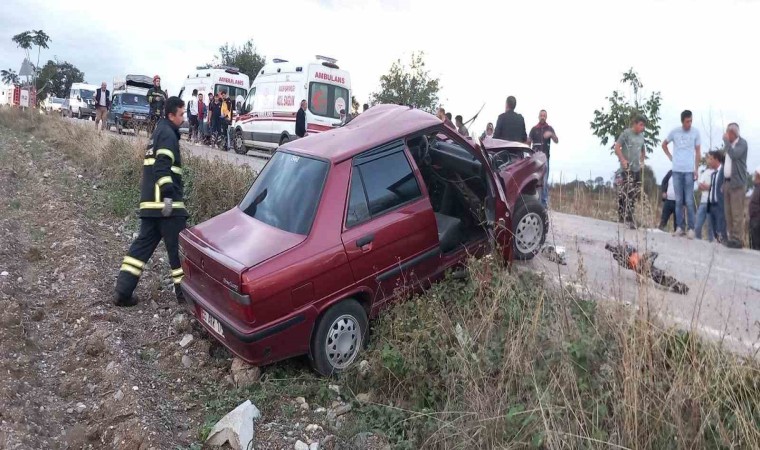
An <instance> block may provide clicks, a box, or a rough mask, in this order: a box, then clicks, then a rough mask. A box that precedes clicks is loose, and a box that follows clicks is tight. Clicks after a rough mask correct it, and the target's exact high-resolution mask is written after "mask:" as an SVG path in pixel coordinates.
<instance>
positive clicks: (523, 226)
mask: <svg viewBox="0 0 760 450" xmlns="http://www.w3.org/2000/svg"><path fill="white" fill-rule="evenodd" d="M548 219H549V218H548V216H547V214H546V208H544V207H543V206H542V205H541V202H539V201H538V199H537V198H536V197H535V196H532V195H531V196H529V195H521V196H520V198H519V199H518V200H517V204H516V205H515V215H514V221H513V229H512V248H513V249H514V256H515V259H519V260H523V261H526V260H530V259H533V257H534V256H536V254H538V252H539V251H541V247H542V246H543V245H544V242H545V241H546V234H547V233H548V231H549V220H548Z"/></svg>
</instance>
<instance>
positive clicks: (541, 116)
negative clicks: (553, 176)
mask: <svg viewBox="0 0 760 450" xmlns="http://www.w3.org/2000/svg"><path fill="white" fill-rule="evenodd" d="M547 116H548V114H547V113H546V110H545V109H542V110H541V111H540V112H539V113H538V124H537V125H536V126H534V127H533V128H531V129H530V134H529V135H528V145H530V146H531V147H532V148H533V151H534V152H537V151H541V152H543V153H544V155H546V170H545V171H544V185H543V187H542V188H541V204H542V205H544V208H547V207H548V206H549V151H550V146H551V145H552V141H554V143H555V144H559V138H558V137H557V134H556V133H555V132H554V128H553V127H552V126H551V125H549V124H548V123H546V118H547Z"/></svg>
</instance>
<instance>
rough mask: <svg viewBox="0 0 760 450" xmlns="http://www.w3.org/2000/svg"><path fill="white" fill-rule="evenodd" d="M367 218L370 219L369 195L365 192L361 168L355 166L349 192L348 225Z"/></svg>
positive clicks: (350, 225)
mask: <svg viewBox="0 0 760 450" xmlns="http://www.w3.org/2000/svg"><path fill="white" fill-rule="evenodd" d="M367 219H369V208H368V207H367V195H366V194H365V193H364V183H363V182H362V177H361V174H360V173H359V169H358V168H357V167H356V166H354V169H353V170H352V171H351V190H350V191H349V193H348V213H347V214H346V227H352V226H354V225H356V224H359V223H361V222H364V221H365V220H367Z"/></svg>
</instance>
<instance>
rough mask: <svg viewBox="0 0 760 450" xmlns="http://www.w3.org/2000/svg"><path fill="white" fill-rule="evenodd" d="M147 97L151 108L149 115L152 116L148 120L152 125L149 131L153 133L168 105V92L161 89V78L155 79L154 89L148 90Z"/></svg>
mask: <svg viewBox="0 0 760 450" xmlns="http://www.w3.org/2000/svg"><path fill="white" fill-rule="evenodd" d="M146 97H147V99H148V105H149V106H150V110H149V111H150V112H149V114H148V115H149V116H150V117H149V119H148V123H149V124H150V125H149V130H150V132H151V133H152V132H153V129H154V128H155V127H156V124H157V123H158V121H159V119H161V117H163V114H164V103H166V98H167V97H168V96H167V95H166V92H164V90H163V89H161V77H159V76H158V75H155V76H154V77H153V87H152V88H150V89H148V94H147V95H146Z"/></svg>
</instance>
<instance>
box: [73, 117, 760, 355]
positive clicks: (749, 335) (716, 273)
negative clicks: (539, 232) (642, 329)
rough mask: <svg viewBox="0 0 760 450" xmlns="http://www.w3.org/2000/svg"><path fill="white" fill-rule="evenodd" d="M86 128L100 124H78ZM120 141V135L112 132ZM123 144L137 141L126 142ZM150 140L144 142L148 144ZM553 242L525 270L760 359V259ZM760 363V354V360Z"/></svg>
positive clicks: (559, 232)
mask: <svg viewBox="0 0 760 450" xmlns="http://www.w3.org/2000/svg"><path fill="white" fill-rule="evenodd" d="M71 120H73V121H74V122H77V123H78V124H81V125H83V126H94V124H93V122H87V121H78V120H75V119H71ZM112 134H113V135H114V136H117V135H116V133H112ZM121 137H122V138H123V139H136V137H134V136H130V135H123V136H121ZM142 138H143V139H144V136H143V137H142ZM182 144H183V146H182V149H183V150H184V151H189V152H190V153H191V154H193V155H195V156H200V157H204V158H221V159H223V160H225V161H228V162H230V163H232V164H236V165H243V164H246V165H248V166H250V167H252V168H253V169H254V170H256V171H260V170H261V168H262V167H264V164H265V163H266V159H263V158H258V157H254V156H245V155H238V154H236V153H234V152H232V151H230V152H224V151H221V150H215V149H212V148H209V147H206V146H200V145H193V144H190V143H188V142H187V141H183V142H182ZM550 214H551V216H550V221H551V226H550V232H549V236H548V238H547V243H551V244H554V245H558V246H563V247H565V249H566V255H565V256H566V261H567V265H565V266H563V265H558V264H556V263H553V262H551V261H549V260H548V259H547V258H546V257H544V256H543V255H539V256H537V257H536V258H535V259H534V260H533V261H530V262H519V263H517V264H519V265H520V266H523V267H526V268H529V269H532V270H536V271H541V272H544V273H545V274H546V276H547V277H549V279H551V280H553V281H554V282H557V283H579V284H582V285H584V286H585V287H586V288H587V289H588V290H589V291H590V294H591V295H592V296H593V297H594V298H596V299H598V300H608V301H616V302H623V303H626V304H630V305H633V306H634V307H641V306H642V305H643V304H646V306H647V307H648V308H649V311H650V312H653V313H656V314H658V315H659V316H660V317H662V318H663V319H664V320H665V322H666V323H670V324H673V325H676V326H678V327H681V328H683V329H690V330H695V331H698V332H700V333H701V334H702V335H703V336H705V337H708V338H710V339H713V340H716V341H720V342H722V343H724V344H725V345H726V346H727V347H729V348H731V349H732V350H734V351H737V352H740V353H748V354H755V353H760V352H758V350H760V252H757V251H751V250H746V249H745V250H732V249H728V248H725V247H722V246H720V245H717V244H710V243H708V242H707V241H700V240H687V239H686V238H676V237H673V236H671V235H670V234H669V233H663V232H661V231H659V230H637V231H632V230H629V229H627V228H626V227H622V226H619V225H618V224H617V223H613V222H606V221H602V220H596V219H590V218H587V217H580V216H574V215H569V214H562V213H557V212H551V213H550ZM623 241H625V242H627V243H629V244H632V245H634V246H636V247H637V248H638V249H639V250H640V251H642V252H644V251H656V252H658V253H659V258H658V259H657V264H656V266H657V267H659V268H661V269H664V270H666V271H667V272H668V274H670V275H672V276H674V277H675V278H676V279H678V280H679V281H681V282H683V283H686V285H688V286H689V293H688V295H680V294H676V293H671V292H666V291H664V290H662V289H660V288H658V287H656V286H655V284H654V283H653V282H652V281H648V282H647V283H646V284H643V285H640V284H639V283H637V281H636V275H635V274H634V273H633V272H632V271H630V270H625V269H623V268H622V267H620V266H619V265H618V264H617V262H616V261H615V260H614V259H613V258H612V253H610V252H609V251H607V250H606V249H605V248H604V246H605V244H606V243H607V242H613V243H618V242H623ZM755 356H757V355H755Z"/></svg>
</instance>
